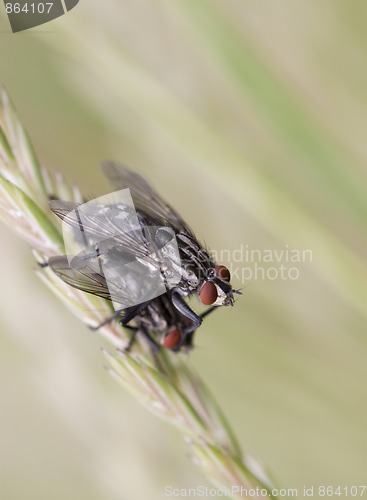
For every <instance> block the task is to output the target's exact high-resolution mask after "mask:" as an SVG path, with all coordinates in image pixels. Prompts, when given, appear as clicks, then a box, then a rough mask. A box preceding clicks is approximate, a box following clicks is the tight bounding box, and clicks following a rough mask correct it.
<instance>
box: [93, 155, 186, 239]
mask: <svg viewBox="0 0 367 500" xmlns="http://www.w3.org/2000/svg"><path fill="white" fill-rule="evenodd" d="M102 171H103V173H104V175H105V176H106V177H107V179H108V180H109V182H110V184H111V186H112V188H113V189H116V190H119V189H126V188H129V189H130V191H131V195H132V198H133V200H134V204H135V208H136V210H137V211H138V213H139V212H142V213H143V215H144V214H147V215H148V216H149V217H150V218H151V219H152V221H154V224H155V225H161V226H171V227H172V228H173V229H174V230H175V232H177V233H179V232H185V233H187V234H193V233H192V231H191V229H190V228H189V226H188V225H187V224H186V222H185V221H184V220H183V219H182V217H180V215H179V214H178V213H177V212H176V210H174V209H173V208H172V207H171V205H169V204H168V203H166V202H165V201H164V200H163V199H162V198H161V197H160V196H159V194H158V193H157V192H156V191H155V190H154V189H153V188H152V187H151V186H150V184H149V183H148V182H147V181H146V180H145V179H143V177H141V176H140V175H139V174H136V173H135V172H131V171H130V170H128V169H127V168H126V167H123V166H122V165H120V164H118V163H115V162H113V161H106V162H103V163H102Z"/></svg>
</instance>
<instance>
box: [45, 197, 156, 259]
mask: <svg viewBox="0 0 367 500" xmlns="http://www.w3.org/2000/svg"><path fill="white" fill-rule="evenodd" d="M49 206H50V208H51V210H52V211H53V212H54V214H55V215H57V216H58V217H59V218H60V219H61V220H62V221H63V222H64V223H66V224H68V225H69V226H70V227H72V228H73V229H75V230H76V231H75V233H74V238H75V239H76V240H77V239H78V238H79V239H80V238H84V246H85V247H91V246H93V245H98V244H100V242H101V241H103V240H108V241H109V242H110V244H111V246H112V243H111V242H112V241H113V245H114V246H118V247H120V248H121V250H122V251H124V252H126V253H129V254H132V255H135V256H137V257H139V256H140V257H144V256H146V255H147V254H148V253H149V251H150V247H149V241H148V240H147V239H146V238H145V237H144V231H142V228H141V226H140V225H139V224H138V223H137V219H136V214H135V213H132V211H131V208H130V207H127V206H126V205H122V204H120V205H119V204H117V205H98V204H96V205H92V206H88V205H86V204H83V205H80V204H77V203H73V202H68V201H62V200H52V201H50V202H49Z"/></svg>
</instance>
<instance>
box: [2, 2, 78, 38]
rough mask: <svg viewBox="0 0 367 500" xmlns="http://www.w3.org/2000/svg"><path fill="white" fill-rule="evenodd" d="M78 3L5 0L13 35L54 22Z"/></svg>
mask: <svg viewBox="0 0 367 500" xmlns="http://www.w3.org/2000/svg"><path fill="white" fill-rule="evenodd" d="M78 3H79V0H54V1H53V2H46V1H41V2H40V1H35V0H30V1H25V0H19V1H9V0H4V4H5V11H6V13H7V15H8V18H9V21H10V26H11V29H12V31H13V33H16V32H17V31H24V30H28V29H30V28H34V27H35V26H39V25H40V24H44V23H48V22H49V21H53V20H54V19H56V18H57V17H60V16H62V15H63V14H65V13H66V12H68V11H69V10H71V9H73V8H74V7H75V6H76V5H77V4H78Z"/></svg>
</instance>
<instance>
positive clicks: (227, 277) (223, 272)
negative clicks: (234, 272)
mask: <svg viewBox="0 0 367 500" xmlns="http://www.w3.org/2000/svg"><path fill="white" fill-rule="evenodd" d="M215 274H216V275H217V276H218V278H220V279H221V280H224V281H228V283H229V282H230V281H231V273H230V272H229V270H228V269H227V268H226V266H217V267H216V268H215Z"/></svg>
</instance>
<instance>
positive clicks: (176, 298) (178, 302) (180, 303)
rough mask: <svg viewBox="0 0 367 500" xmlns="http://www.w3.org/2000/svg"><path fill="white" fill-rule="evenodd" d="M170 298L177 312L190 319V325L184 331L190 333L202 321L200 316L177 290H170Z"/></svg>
mask: <svg viewBox="0 0 367 500" xmlns="http://www.w3.org/2000/svg"><path fill="white" fill-rule="evenodd" d="M171 300H172V304H173V305H174V306H175V308H176V309H177V311H178V312H180V313H181V314H182V316H185V317H186V318H187V319H189V320H190V321H192V325H191V326H189V327H187V328H185V333H187V334H188V333H190V332H193V331H194V330H196V329H197V328H199V326H200V325H201V323H202V322H203V320H202V317H201V316H199V315H198V314H196V313H195V312H194V311H193V310H192V309H191V307H190V306H188V305H187V303H186V302H185V301H184V299H183V298H182V295H181V293H180V292H178V291H177V290H175V289H174V290H173V291H172V292H171Z"/></svg>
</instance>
